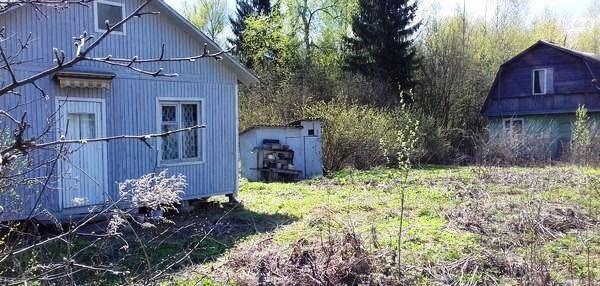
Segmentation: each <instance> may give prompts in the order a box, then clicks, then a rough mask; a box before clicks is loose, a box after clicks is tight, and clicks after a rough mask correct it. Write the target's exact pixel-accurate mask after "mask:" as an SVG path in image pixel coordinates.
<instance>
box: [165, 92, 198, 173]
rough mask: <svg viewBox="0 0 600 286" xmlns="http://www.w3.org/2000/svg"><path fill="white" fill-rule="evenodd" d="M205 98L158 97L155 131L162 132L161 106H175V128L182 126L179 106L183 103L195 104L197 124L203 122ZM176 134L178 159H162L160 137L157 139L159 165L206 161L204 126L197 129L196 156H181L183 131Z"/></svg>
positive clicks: (180, 164) (193, 163)
mask: <svg viewBox="0 0 600 286" xmlns="http://www.w3.org/2000/svg"><path fill="white" fill-rule="evenodd" d="M205 102H206V101H205V100H204V99H203V98H179V97H159V98H157V99H156V126H157V130H158V131H157V132H158V133H162V132H163V131H162V107H163V106H176V110H177V111H176V112H177V129H180V128H183V127H182V126H183V118H182V116H183V114H182V112H181V106H183V105H185V104H196V106H197V112H199V113H200V116H199V117H198V124H199V125H202V124H205V123H204V122H205V119H206V115H205V107H204V104H205ZM177 136H178V143H179V144H178V148H179V151H178V155H179V159H175V160H163V158H162V139H161V138H158V139H157V150H158V165H159V166H160V167H169V166H188V165H197V164H204V163H205V162H206V154H207V150H206V128H200V129H198V136H200V139H201V140H198V153H199V157H198V158H183V132H179V133H177Z"/></svg>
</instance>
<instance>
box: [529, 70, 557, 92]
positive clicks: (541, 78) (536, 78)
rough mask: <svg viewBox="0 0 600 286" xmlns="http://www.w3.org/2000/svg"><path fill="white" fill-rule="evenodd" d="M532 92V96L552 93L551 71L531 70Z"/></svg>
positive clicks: (552, 80)
mask: <svg viewBox="0 0 600 286" xmlns="http://www.w3.org/2000/svg"><path fill="white" fill-rule="evenodd" d="M532 90H533V94H534V95H541V94H549V93H553V92H554V79H553V72H552V69H535V70H533V82H532Z"/></svg>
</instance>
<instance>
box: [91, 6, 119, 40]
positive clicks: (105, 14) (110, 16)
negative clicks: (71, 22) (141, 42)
mask: <svg viewBox="0 0 600 286" xmlns="http://www.w3.org/2000/svg"><path fill="white" fill-rule="evenodd" d="M94 3H95V15H96V30H97V31H99V32H104V31H106V22H107V21H108V23H109V25H111V26H114V25H115V24H117V23H119V22H121V21H122V20H123V18H125V7H124V6H123V3H117V2H108V1H96V2H94ZM124 28H125V25H121V26H119V27H118V28H116V29H115V32H117V33H121V34H123V33H125V29H124Z"/></svg>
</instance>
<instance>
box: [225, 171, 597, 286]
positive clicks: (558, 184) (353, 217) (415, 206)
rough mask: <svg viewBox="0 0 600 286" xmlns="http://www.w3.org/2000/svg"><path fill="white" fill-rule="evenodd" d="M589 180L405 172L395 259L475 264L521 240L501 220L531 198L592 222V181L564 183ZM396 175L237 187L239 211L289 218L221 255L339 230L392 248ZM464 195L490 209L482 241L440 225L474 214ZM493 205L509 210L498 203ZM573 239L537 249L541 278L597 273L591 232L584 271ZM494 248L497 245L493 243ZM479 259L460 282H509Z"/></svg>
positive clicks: (519, 251) (520, 250)
mask: <svg viewBox="0 0 600 286" xmlns="http://www.w3.org/2000/svg"><path fill="white" fill-rule="evenodd" d="M490 174H491V175H490ZM553 174H557V175H553ZM562 174H568V176H567V175H562ZM598 174H600V171H599V170H598V169H592V168H585V169H577V168H571V167H552V168H521V167H519V168H498V169H493V170H489V169H485V168H481V167H441V166H426V167H422V168H416V169H414V170H412V171H411V172H410V175H409V178H408V186H407V189H406V204H405V220H404V225H403V228H404V233H403V241H402V243H401V244H400V247H401V248H402V256H403V257H402V259H403V261H407V263H410V265H411V267H427V266H429V265H440V264H444V263H453V262H456V261H459V260H460V259H462V258H465V257H467V256H473V257H478V259H484V258H483V257H484V254H485V253H486V251H487V252H489V251H492V250H493V251H498V249H500V248H502V247H504V246H501V245H504V244H507V245H508V244H510V243H512V241H511V240H515V239H516V238H518V237H520V236H522V237H525V236H527V234H518V233H509V232H510V231H512V230H511V229H510V220H515V219H517V218H518V215H519V212H520V211H521V209H522V208H524V207H525V206H528V205H531V204H532V202H538V203H539V204H542V205H544V206H546V205H547V206H548V208H549V210H548V211H552V209H551V208H556V207H557V206H564V207H565V208H573V209H576V210H578V211H581V214H584V215H589V216H593V215H595V214H594V212H595V210H597V209H600V197H598V196H596V195H594V194H595V193H594V190H593V189H594V188H596V185H592V186H590V185H586V186H584V187H582V186H579V185H574V183H573V181H574V180H575V179H577V178H579V176H584V175H587V176H597V175H598ZM494 176H499V177H498V178H494ZM502 176H504V177H502ZM561 176H564V178H563V177H561ZM505 177H506V178H505ZM399 178H401V174H400V173H399V171H397V170H390V169H374V170H369V171H354V170H344V171H341V172H338V173H336V174H334V175H332V176H331V177H329V178H323V179H315V180H308V181H304V182H299V183H269V184H267V183H248V182H244V183H243V184H242V187H241V191H240V198H241V200H242V201H243V203H244V210H245V211H246V212H247V215H249V216H255V215H260V216H262V217H265V218H268V217H271V216H285V217H288V218H290V220H288V221H286V222H285V223H284V224H281V225H279V226H276V225H275V226H274V225H272V224H271V225H270V227H271V228H272V229H271V230H270V231H266V232H260V233H254V234H251V235H248V236H247V237H245V238H244V239H243V240H240V241H238V242H237V244H236V246H235V247H234V248H232V249H231V250H230V252H235V251H237V249H243V248H244V247H245V245H251V244H252V243H253V242H256V241H261V240H263V239H264V238H265V237H266V236H268V237H272V238H273V239H272V240H271V241H272V243H275V244H278V245H281V246H290V245H293V244H294V243H295V242H296V241H299V240H301V239H308V240H310V239H319V238H322V237H326V236H327V234H328V233H331V232H340V231H343V230H344V229H348V228H351V229H354V230H355V231H357V232H358V233H359V234H361V235H362V236H363V237H364V238H365V239H366V240H367V241H370V240H372V237H371V235H372V232H373V230H375V231H376V233H377V240H378V242H379V244H380V245H383V246H384V247H386V248H388V249H393V250H397V247H398V230H399V228H400V205H401V199H400V198H401V189H400V187H399V185H400V184H399V183H398V181H399ZM505 181H506V183H505ZM472 190H476V191H479V192H481V193H482V194H483V195H482V198H481V200H486V202H487V203H486V206H487V207H488V208H490V209H489V210H488V212H489V215H490V217H489V218H488V219H487V220H488V221H487V222H486V223H488V224H490V225H489V226H486V227H487V228H489V229H490V230H491V231H492V232H493V234H489V235H487V236H485V235H483V236H482V235H481V234H479V233H477V232H471V231H469V230H468V229H466V228H465V227H464V226H461V225H460V223H456V222H452V221H450V220H449V217H448V214H450V213H452V212H453V211H455V210H457V209H460V208H461V207H462V208H464V207H465V206H467V205H469V203H471V205H470V207H471V208H475V209H477V207H478V206H477V203H478V200H480V199H478V198H475V199H474V198H469V197H468V196H467V197H465V196H464V194H463V195H461V193H462V192H465V191H472ZM503 204H508V205H510V206H511V207H510V208H506V207H503ZM482 205H483V203H482ZM234 215H235V214H234ZM596 217H597V216H596ZM503 233H504V234H503ZM582 233H583V230H571V231H569V233H566V234H559V235H558V237H556V238H555V239H547V240H544V241H543V243H541V249H542V250H543V252H544V257H545V258H546V259H547V260H548V261H549V262H548V263H549V268H550V269H551V275H552V277H553V279H555V280H556V281H559V282H565V281H570V280H569V279H571V278H570V276H573V275H576V276H578V277H584V276H585V275H586V274H589V273H593V274H594V275H595V277H600V265H599V264H600V263H599V258H598V253H599V251H600V246H599V244H598V243H597V241H598V236H600V234H599V233H598V232H597V231H596V230H592V231H590V232H587V234H586V235H588V236H589V235H590V233H592V234H593V235H592V237H594V239H591V243H590V244H588V245H590V247H591V251H592V252H594V253H595V254H594V255H595V256H594V257H592V258H591V260H593V261H595V262H594V263H595V264H591V265H589V267H590V268H591V269H588V263H587V261H588V259H587V252H585V251H583V250H582V248H581V246H580V245H579V246H578V243H579V244H581V242H580V241H581V237H583V234H582ZM494 235H498V236H500V237H499V238H498V237H494ZM502 235H507V237H506V238H505V241H502ZM494 239H499V241H500V242H495V240H494ZM490 241H494V242H490ZM494 243H498V244H499V245H498V246H497V247H496V246H495V245H494ZM529 247H530V246H527V245H525V246H521V247H517V248H515V249H513V250H512V252H513V254H514V255H515V256H517V258H516V259H517V260H518V261H521V263H522V264H524V265H528V264H527V263H529V262H528V261H529V260H531V259H533V258H531V257H527V253H528V252H527V251H526V250H527V249H529ZM496 248H498V249H496ZM225 259H226V258H225ZM486 263H487V262H485V263H483V264H482V265H480V266H478V267H481V268H480V270H479V271H476V272H474V273H472V275H471V274H470V275H471V276H469V279H471V278H472V279H474V280H475V281H480V282H481V281H483V280H482V279H484V278H485V276H494V277H495V278H494V279H496V280H495V281H496V282H501V283H502V284H503V285H514V284H518V281H519V280H518V279H520V278H519V277H516V276H511V275H504V274H502V273H498V272H499V270H497V269H496V268H489V267H490V266H486V265H485V264H486ZM565 263H569V265H570V268H572V270H570V271H565V269H564V265H565ZM485 267H488V268H489V269H486V268H485ZM573 273H574V274H573ZM426 276H427V275H425V276H423V277H420V278H419V279H418V280H417V281H421V282H420V283H422V284H428V283H430V282H431V281H429V280H428V279H430V277H426ZM461 277H462V276H461ZM457 279H458V278H457ZM460 279H463V280H464V279H465V278H464V277H462V278H460Z"/></svg>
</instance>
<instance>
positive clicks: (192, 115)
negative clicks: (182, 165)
mask: <svg viewBox="0 0 600 286" xmlns="http://www.w3.org/2000/svg"><path fill="white" fill-rule="evenodd" d="M182 114H183V127H184V128H185V127H192V126H196V125H198V117H199V114H198V105H196V104H183V105H182ZM183 157H184V158H188V159H189V158H197V157H198V129H195V130H192V131H186V132H185V133H184V134H183Z"/></svg>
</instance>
